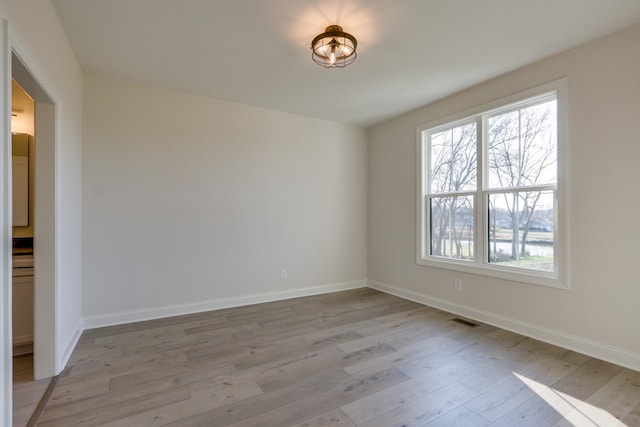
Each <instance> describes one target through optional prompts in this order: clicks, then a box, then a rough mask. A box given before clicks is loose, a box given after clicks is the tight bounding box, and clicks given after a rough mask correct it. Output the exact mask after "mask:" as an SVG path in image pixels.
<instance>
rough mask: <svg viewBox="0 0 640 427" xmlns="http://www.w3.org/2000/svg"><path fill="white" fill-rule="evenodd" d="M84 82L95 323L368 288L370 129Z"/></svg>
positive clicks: (88, 274) (86, 270)
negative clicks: (285, 275)
mask: <svg viewBox="0 0 640 427" xmlns="http://www.w3.org/2000/svg"><path fill="white" fill-rule="evenodd" d="M84 82H85V86H84V108H85V110H84V133H83V137H84V145H83V176H82V182H83V262H84V267H83V282H84V295H83V310H84V316H85V321H86V326H88V327H91V326H97V325H104V324H112V323H121V322H126V321H131V320H139V319H144V318H152V317H158V316H163V315H171V314H178V313H186V312H191V311H197V310H206V309H212V308H218V307H222V306H227V305H235V304H244V303H250V302H254V301H264V300H269V299H274V298H283V297H288V296H295V295H299V294H304V293H312V292H321V291H327V290H332V289H342V288H347V287H353V286H363V285H366V281H365V279H366V274H367V270H366V268H367V267H366V217H367V215H366V191H367V190H366V185H367V182H366V174H367V169H366V163H367V160H366V159H367V156H366V132H365V131H364V130H363V129H361V128H357V127H353V126H347V125H342V124H338V123H333V122H327V121H321V120H315V119H309V118H304V117H300V116H295V115H291V114H284V113H279V112H275V111H269V110H264V109H260V108H255V107H250V106H244V105H239V104H233V103H228V102H223V101H216V100H212V99H208V98H202V97H198V96H194V95H189V94H184V93H179V92H173V91H169V90H164V89H159V88H154V87H148V86H142V85H137V84H133V83H127V82H123V81H118V80H111V79H107V78H104V77H98V76H92V75H85V79H84ZM281 269H287V270H288V273H289V278H288V279H287V280H282V279H281V277H280V270H281ZM325 285H335V286H327V287H323V286H325ZM317 287H323V288H317ZM310 288H311V289H310Z"/></svg>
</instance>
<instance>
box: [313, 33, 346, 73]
mask: <svg viewBox="0 0 640 427" xmlns="http://www.w3.org/2000/svg"><path fill="white" fill-rule="evenodd" d="M357 47H358V41H357V40H356V38H355V37H353V36H352V35H351V34H349V33H345V32H344V31H342V27H341V26H340V25H329V26H328V27H327V28H326V30H325V32H324V33H322V34H319V35H317V36H316V37H315V38H314V39H313V41H312V42H311V58H313V61H314V62H315V63H316V64H318V65H322V66H323V67H324V68H344V67H346V66H347V65H349V64H352V63H353V62H354V61H355V60H356V57H357V56H358V54H357V53H356V48H357Z"/></svg>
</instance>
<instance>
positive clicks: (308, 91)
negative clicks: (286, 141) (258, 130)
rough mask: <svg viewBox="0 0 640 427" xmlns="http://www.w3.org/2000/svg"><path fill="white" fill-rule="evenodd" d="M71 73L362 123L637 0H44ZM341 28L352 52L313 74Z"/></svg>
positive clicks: (601, 22)
mask: <svg viewBox="0 0 640 427" xmlns="http://www.w3.org/2000/svg"><path fill="white" fill-rule="evenodd" d="M52 3H53V5H54V7H55V9H56V11H57V12H58V15H59V16H60V19H61V21H62V24H63V26H64V29H65V31H66V33H67V36H68V37H69V40H70V42H71V45H72V46H73V49H74V50H75V52H76V55H77V57H78V60H79V61H80V65H81V66H82V68H83V69H84V70H85V71H87V72H90V73H96V74H101V75H106V76H111V77H116V78H122V79H127V80H132V81H136V82H140V83H145V84H151V85H157V86H162V87H166V88H171V89H177V90H181V91H186V92H191V93H195V94H199V95H203V96H207V97H212V98H218V99H223V100H227V101H233V102H239V103H243V104H249V105H255V106H260V107H264V108H269V109H273V110H279V111H285V112H290V113H294V114H300V115H304V116H310V117H317V118H322V119H328V120H335V121H340V122H345V123H351V124H356V125H360V126H369V125H372V124H375V123H378V122H380V121H383V120H385V119H388V118H390V117H393V116H396V115H399V114H401V113H403V112H406V111H409V110H411V109H413V108H416V107H418V106H421V105H424V104H427V103H429V102H431V101H434V100H436V99H439V98H442V97H444V96H446V95H449V94H452V93H454V92H457V91H459V90H461V89H464V88H467V87H469V86H472V85H474V84H477V83H480V82H482V81H485V80H487V79H489V78H492V77H495V76H498V75H500V74H504V73H506V72H508V71H511V70H514V69H516V68H518V67H521V66H523V65H525V64H528V63H531V62H534V61H536V60H538V59H541V58H544V57H546V56H549V55H552V54H554V53H557V52H561V51H563V50H566V49H568V48H571V47H574V46H577V45H579V44H582V43H584V42H587V41H589V40H593V39H595V38H598V37H600V36H603V35H605V34H608V33H611V32H614V31H616V30H619V29H622V28H625V27H629V26H631V25H633V24H635V23H637V22H640V0H483V1H480V0H179V1H178V0H52ZM330 24H339V25H342V26H343V27H344V30H345V31H347V32H349V33H351V34H353V35H354V36H355V37H356V38H357V39H358V59H357V61H356V62H355V63H354V64H353V65H351V66H349V67H348V68H345V69H330V70H325V69H323V68H322V67H320V66H318V65H316V64H314V63H313V61H312V60H311V51H310V48H309V46H310V42H311V39H312V38H313V37H314V36H315V35H317V34H318V33H321V32H322V31H323V30H324V28H325V27H326V26H327V25H330Z"/></svg>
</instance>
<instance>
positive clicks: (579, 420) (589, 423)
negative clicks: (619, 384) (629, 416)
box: [513, 372, 627, 427]
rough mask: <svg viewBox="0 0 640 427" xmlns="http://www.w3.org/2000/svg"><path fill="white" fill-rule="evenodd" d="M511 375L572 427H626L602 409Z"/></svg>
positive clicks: (520, 376)
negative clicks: (572, 426)
mask: <svg viewBox="0 0 640 427" xmlns="http://www.w3.org/2000/svg"><path fill="white" fill-rule="evenodd" d="M513 374H514V375H515V376H516V377H518V379H520V381H522V382H523V383H525V384H526V385H527V387H529V388H530V389H531V390H533V391H534V392H535V393H536V394H537V395H538V396H540V397H541V398H542V399H544V401H545V402H547V403H548V404H549V405H550V406H551V407H552V408H553V409H555V410H556V411H558V413H559V414H561V415H562V416H563V417H564V418H565V419H566V420H567V421H569V422H570V423H571V424H573V425H574V426H580V427H603V426H606V427H610V426H611V427H627V426H626V424H624V423H623V422H622V421H620V420H619V419H617V418H616V417H614V416H613V415H611V414H610V413H608V412H607V411H605V410H604V409H600V408H598V407H596V406H593V405H590V404H589V403H587V402H584V401H582V400H580V399H576V398H575V397H571V396H569V395H568V394H566V393H562V392H560V391H558V390H554V389H552V388H551V387H549V386H546V385H544V384H542V383H539V382H537V381H534V380H532V379H530V378H527V377H525V376H523V375H519V374H517V373H515V372H514V373H513Z"/></svg>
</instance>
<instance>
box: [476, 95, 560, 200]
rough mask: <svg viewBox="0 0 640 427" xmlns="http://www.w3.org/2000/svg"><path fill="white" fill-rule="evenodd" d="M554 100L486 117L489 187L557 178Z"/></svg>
mask: <svg viewBox="0 0 640 427" xmlns="http://www.w3.org/2000/svg"><path fill="white" fill-rule="evenodd" d="M556 147H557V112H556V100H555V99H554V100H551V101H547V102H543V103H540V104H535V105H530V106H527V107H525V108H521V109H518V110H515V111H509V112H507V113H502V114H498V115H494V116H491V117H488V118H487V154H488V158H487V163H488V164H487V170H488V178H489V183H488V185H489V188H513V187H521V186H527V185H541V184H553V183H555V182H556V180H557V155H556V152H557V150H556Z"/></svg>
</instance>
